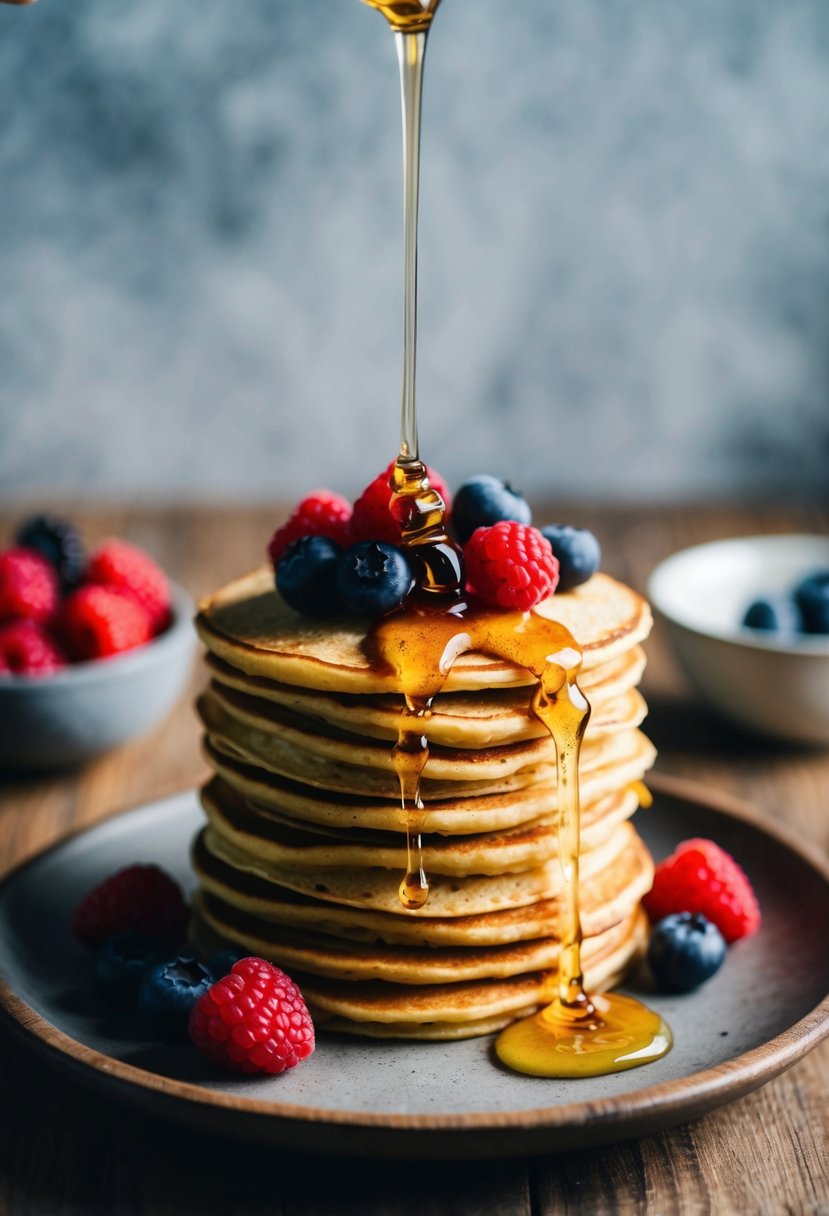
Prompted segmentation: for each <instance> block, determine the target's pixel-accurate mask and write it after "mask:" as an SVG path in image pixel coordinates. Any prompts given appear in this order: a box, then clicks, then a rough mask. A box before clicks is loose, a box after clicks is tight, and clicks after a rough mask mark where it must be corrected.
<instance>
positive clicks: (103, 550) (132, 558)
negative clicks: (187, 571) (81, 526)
mask: <svg viewBox="0 0 829 1216" xmlns="http://www.w3.org/2000/svg"><path fill="white" fill-rule="evenodd" d="M85 581H86V582H87V583H95V584H96V585H98V586H100V587H110V588H112V589H113V590H116V591H126V592H128V593H129V594H130V595H131V596H133V598H134V599H136V600H137V601H138V603H139V604H140V605H141V607H142V608H143V609H144V610H145V612H147V613H148V615H149V617H150V621H151V624H152V629H153V632H154V633H159V632H160V631H161V630H162V629H164V628H166V626H167V625H169V623H170V585H169V583H168V582H167V575H166V574H165V573H164V571H163V570H162V569H161V567H160V566H159V565H158V564H157V563H156V562H154V561H153V559H152V558H151V557H150V555H149V554H148V553H145V552H144V551H143V549H138V548H136V546H135V545H131V544H129V543H128V542H127V541H125V540H108V541H105V542H104V544H103V545H101V546H100V548H99V549H96V551H95V552H94V553H93V554H92V556H91V557H90V559H89V563H88V565H87V567H86V573H85Z"/></svg>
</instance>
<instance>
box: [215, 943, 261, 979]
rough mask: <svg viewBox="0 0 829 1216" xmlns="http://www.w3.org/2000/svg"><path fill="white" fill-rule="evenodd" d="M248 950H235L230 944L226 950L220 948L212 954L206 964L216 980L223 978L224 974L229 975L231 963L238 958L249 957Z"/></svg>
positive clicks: (231, 968)
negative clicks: (216, 952)
mask: <svg viewBox="0 0 829 1216" xmlns="http://www.w3.org/2000/svg"><path fill="white" fill-rule="evenodd" d="M249 957H250V951H249V950H237V949H235V947H233V946H230V947H229V948H228V949H227V950H220V951H219V952H218V954H214V955H213V956H212V957H211V958H210V960H209V962H208V964H207V966H208V969H209V970H210V971H211V972H212V974H213V976H214V977H215V978H216V979H217V980H221V979H223V978H224V977H225V976H226V975H230V972H231V971H232V970H233V964H234V963H238V962H239V959H240V958H249Z"/></svg>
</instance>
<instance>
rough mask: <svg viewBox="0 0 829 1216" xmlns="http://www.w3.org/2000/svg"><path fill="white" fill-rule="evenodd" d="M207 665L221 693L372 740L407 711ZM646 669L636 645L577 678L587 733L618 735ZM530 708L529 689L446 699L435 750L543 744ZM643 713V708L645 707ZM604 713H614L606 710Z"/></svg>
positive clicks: (440, 707) (210, 660) (398, 704)
mask: <svg viewBox="0 0 829 1216" xmlns="http://www.w3.org/2000/svg"><path fill="white" fill-rule="evenodd" d="M206 662H207V666H208V668H209V670H210V672H211V675H212V676H213V681H214V683H215V684H217V685H219V686H224V687H226V688H229V689H234V690H235V691H236V692H240V693H244V694H245V695H246V696H248V697H254V698H261V700H262V701H264V702H273V703H275V704H276V705H280V706H282V707H283V708H284V709H287V710H293V711H294V712H295V713H296V714H298V715H299V716H300V717H302V718H305V719H311V720H314V719H316V720H318V721H320V722H323V723H326V724H328V725H329V726H335V727H339V728H340V729H341V730H345V731H349V732H352V733H356V734H360V735H362V736H364V737H367V738H371V739H385V740H392V741H393V740H395V739H396V738H397V731H398V728H399V724H400V715H401V713H402V712H403V708H404V702H403V698H402V697H396V696H392V695H391V694H386V695H383V694H379V695H373V696H371V695H370V696H358V695H356V694H354V693H334V692H319V691H316V690H312V689H307V688H298V687H296V686H294V685H290V684H279V683H276V682H275V681H273V680H264V679H262V678H261V677H257V676H249V675H246V674H245V673H244V672H243V671H239V670H238V669H237V668H235V667H231V666H230V664H228V663H225V662H223V661H222V660H221V659H218V658H216V656H215V655H212V654H208V655H207V656H206ZM644 666H645V655H644V651H643V650H642V647H641V646H638V645H637V646H634V647H633V649H632V650H629V651H626V652H625V653H624V654H621V655H619V657H618V658H616V659H614V660H612V661H611V662H609V663H606V664H603V665H602V666H601V667H596V668H593V669H592V670H591V671H587V672H585V673H584V674H583V675H581V676H580V677H579V687H580V688H581V689H582V691H583V692H584V694H585V696H586V697H587V698H588V700H589V701H590V703H591V706H592V714H591V720H590V724H589V727H588V729H589V730H590V732H591V733H597V732H599V731H602V730H607V729H613V726H614V724H615V722H616V721H617V720H618V718H619V716H620V715H619V714H618V712H617V710H616V707H615V703H616V702H617V701H618V700H619V699H620V698H621V697H622V694H624V693H629V692H630V691H631V690H632V689H634V688H635V687H636V685H637V684H638V682H639V680H640V679H641V677H642V671H643V669H644ZM528 701H529V698H528V696H527V691H526V688H524V687H521V688H501V689H499V690H498V692H497V696H496V697H493V696H492V695H491V693H490V691H489V690H483V691H479V692H468V693H440V694H439V695H438V696H437V697H435V700H434V703H433V705H432V712H431V714H430V716H429V739H430V742H431V743H432V744H444V745H446V746H449V747H487V746H490V745H492V744H497V743H514V742H517V741H518V740H521V739H538V738H543V737H545V735H546V731H545V729H544V727H543V726H542V724H541V723H540V722H539V721H538V719H537V718H535V717H534V716H533V715H532V714H531V713H530V712H529V705H528ZM641 705H642V708H644V702H642V703H641ZM606 706H609V707H610V708H609V709H605V707H606Z"/></svg>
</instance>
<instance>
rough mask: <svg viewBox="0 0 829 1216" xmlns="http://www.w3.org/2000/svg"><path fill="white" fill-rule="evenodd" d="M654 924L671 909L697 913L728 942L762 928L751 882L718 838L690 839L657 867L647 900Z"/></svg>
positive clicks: (645, 901) (645, 899)
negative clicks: (716, 840) (706, 919)
mask: <svg viewBox="0 0 829 1216" xmlns="http://www.w3.org/2000/svg"><path fill="white" fill-rule="evenodd" d="M642 902H643V904H644V906H645V911H646V912H647V914H648V916H649V918H650V920H651V923H652V924H654V923H656V922H657V921H660V920H662V918H663V917H665V916H668V915H669V914H670V913H672V912H698V913H700V914H701V915H702V916H705V917H707V918H708V920H710V921H711V922H712V923H713V924H715V925H716V926H717V928H718V929H719V931H720V933H722V935H723V937H724V938H725V940H726V941H727V942H735V941H737V940H738V938H741V937H749V936H750V935H751V934H752V933H756V931H757V930H758V928H759V927H760V908H759V905H758V903H757V898H756V896H755V894H754V892H753V890H752V889H751V883H750V882H749V881H748V878H747V877H746V875H745V874H744V872H743V871H742V870H741V869H740V867H739V866H738V865H737V863H736V861H735V860H734V858H733V857H731V856H730V854H728V853H726V852H725V850H724V849H721V848H720V846H719V845H717V844H714V842H713V840H701V839H694V840H685V841H683V843H682V844H680V845H679V846H678V847H677V848H676V849H675V850H674V852H673V853H672V854H671V856H670V857H667V858H666V859H665V860H664V861H661V862H660V863H659V865H658V866H657V867H656V874H655V876H654V880H653V889H652V890H651V892H650V894H648V895H646V896H645V898H644V900H643V901H642Z"/></svg>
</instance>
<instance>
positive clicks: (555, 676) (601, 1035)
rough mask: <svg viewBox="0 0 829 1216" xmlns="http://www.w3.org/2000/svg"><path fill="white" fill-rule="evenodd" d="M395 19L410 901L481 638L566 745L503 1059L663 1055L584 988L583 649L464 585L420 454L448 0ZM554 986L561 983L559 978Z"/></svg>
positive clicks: (624, 1006) (375, 641) (420, 890)
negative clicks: (538, 917) (524, 991)
mask: <svg viewBox="0 0 829 1216" xmlns="http://www.w3.org/2000/svg"><path fill="white" fill-rule="evenodd" d="M365 3H367V4H369V5H371V6H372V7H373V8H377V9H379V10H380V11H381V12H382V13H383V14H384V16H385V17H386V18H387V20H388V21H389V24H390V25H391V27H392V29H393V30H394V34H395V40H396V43H397V55H398V63H399V67H400V93H401V103H402V116H403V234H404V240H403V244H404V299H403V397H402V410H401V442H400V451H399V455H398V458H397V462H396V464H395V467H394V469H393V472H392V475H391V478H390V482H389V484H390V487H391V490H392V498H391V511H392V514H393V516H394V517H395V519H396V520H397V522H398V523H399V525H400V528H401V531H402V535H403V541H404V545H405V547H406V549H407V550H408V552H409V555H410V557H411V558H412V559H413V563H414V566H415V574H416V577H417V583H418V596H417V602H415V603H414V604H412V605H410V606H408V607H406V608H404V609H402V610H401V611H400V612H398V613H395V614H394V615H392V616H388V617H386V618H384V619H382V620H381V621H379V622H378V623H377V624H376V625H375V627H374V629H373V631H372V633H371V635H370V637H369V639H368V646H369V649H370V650H371V652H372V658H373V660H374V661H376V662H377V663H379V664H381V665H383V666H385V667H386V668H390V669H391V670H393V671H394V672H395V674H396V676H397V679H398V681H399V686H400V688H401V690H402V692H403V695H404V698H405V706H406V708H405V710H404V712H403V714H402V716H401V720H400V725H399V731H398V741H397V745H396V747H395V748H394V751H393V759H394V766H395V769H396V771H397V774H398V778H399V781H400V797H401V804H402V808H403V813H404V816H405V819H406V827H407V832H406V845H407V866H406V874H405V876H404V877H403V879H402V881H401V883H400V900H401V903H402V904H403V906H404V907H405V908H407V909H409V910H410V911H416V910H417V909H419V908H422V907H423V906H424V904H425V903H426V900H427V899H428V896H429V882H428V878H427V876H426V874H425V872H424V866H423V852H422V842H421V830H420V825H421V821H420V813H421V812H422V810H423V802H422V799H421V778H422V774H423V771H424V768H425V766H426V764H427V762H428V759H429V740H428V722H429V717H430V715H431V707H432V702H433V700H434V698H435V696H437V694H438V693H439V692H440V691H441V689H442V688H443V686H444V684H445V682H446V679H447V677H448V675H449V672H450V671H451V668H452V665H453V663H454V662H455V661H456V660H457V659H458V658H459V657H460V655H462V654H464V653H465V652H467V651H477V652H479V653H484V654H488V655H491V656H493V657H495V658H497V659H502V660H506V661H507V662H509V663H511V664H513V665H515V666H516V667H521V668H525V669H526V670H527V671H529V672H530V673H531V674H532V675H533V676H534V677H535V679H536V680H537V685H536V688H535V691H534V693H533V695H532V700H531V703H530V710H531V712H532V713H533V714H534V715H535V716H536V717H537V718H538V720H539V721H540V722H541V723H543V725H544V727H545V728H546V729H547V730H548V731H549V733H550V735H551V737H552V739H553V741H554V744H555V751H556V769H557V793H558V838H559V856H560V863H561V867H562V874H563V892H564V894H563V905H564V907H563V913H564V915H563V920H562V924H563V930H562V935H561V953H560V959H559V967H558V972H557V976H558V981H557V991H550V992H549V993H547V994H545V998H544V999H545V1000H547V1001H548V1002H549V1003H548V1004H547V1005H546V1006H545V1007H544V1008H543V1009H542V1010H541V1011H540V1012H539V1013H537V1014H535V1015H533V1016H532V1017H530V1018H525V1019H523V1020H521V1021H519V1022H516V1023H514V1024H513V1025H512V1026H509V1027H507V1029H506V1030H505V1031H503V1032H502V1033H501V1035H500V1036H499V1038H498V1040H497V1042H496V1052H497V1054H498V1056H499V1059H500V1060H501V1061H502V1062H503V1063H504V1064H506V1065H507V1066H508V1067H510V1068H512V1069H515V1070H516V1071H519V1072H526V1073H530V1074H533V1075H536V1076H560V1077H565V1076H589V1075H594V1076H595V1075H601V1074H603V1073H608V1072H616V1071H620V1070H621V1069H625V1068H633V1067H636V1066H637V1065H639V1064H645V1063H647V1062H649V1061H650V1060H653V1059H657V1058H658V1057H659V1056H662V1055H664V1054H665V1053H666V1052H667V1051H668V1050H670V1046H671V1036H670V1031H669V1030H668V1027H667V1026H666V1025H665V1024H664V1022H662V1020H661V1018H659V1017H658V1016H657V1015H656V1014H654V1013H652V1012H651V1011H650V1010H649V1009H647V1008H645V1006H643V1005H641V1004H640V1003H639V1002H638V1001H635V1000H633V999H632V998H630V997H625V996H621V995H619V994H616V993H611V994H608V995H605V996H595V997H591V996H588V994H587V993H586V992H585V990H584V982H583V977H582V969H581V941H582V932H581V920H580V915H579V817H580V809H579V780H578V766H579V753H580V747H581V740H582V736H583V734H584V729H585V727H586V725H587V721H588V718H589V715H590V707H589V705H588V703H587V700H586V699H585V697H584V696H583V694H582V692H581V690H580V689H579V687H578V684H577V683H576V676H577V673H578V670H579V667H580V665H581V654H580V652H579V649H578V646H577V645H576V643H575V641H574V639H573V638H572V637H571V636H570V634H569V633H568V632H567V630H566V629H564V628H563V626H561V625H559V624H558V623H556V622H554V621H550V620H549V619H547V618H546V617H544V616H541V615H540V614H538V613H534V612H526V613H521V612H504V611H502V610H498V609H494V608H487V607H486V606H483V605H475V606H470V605H469V604H468V603H467V602H466V601H465V600H464V599H463V598H462V595H463V575H462V563H461V556H460V553H459V551H458V548H457V546H456V545H455V544H454V543H453V541H452V540H451V538H450V537H449V536H448V534H447V532H446V527H445V523H444V516H445V504H444V502H443V499H442V498H441V496H440V494H439V493H438V492H437V491H436V490H435V489H434V487H432V486H430V484H429V479H428V475H427V470H426V467H425V465H423V463H422V462H421V460H420V456H419V448H418V435H417V406H416V395H415V387H416V385H415V380H416V376H415V373H416V346H417V218H418V195H419V173H420V112H421V96H422V84H423V63H424V57H425V51H426V36H427V33H428V30H429V28H430V25H431V21H432V18H433V16H434V13H435V11H436V9H437V7H438V4H439V3H440V0H423V2H422V3H421V2H420V0H365ZM551 987H552V985H551Z"/></svg>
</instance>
